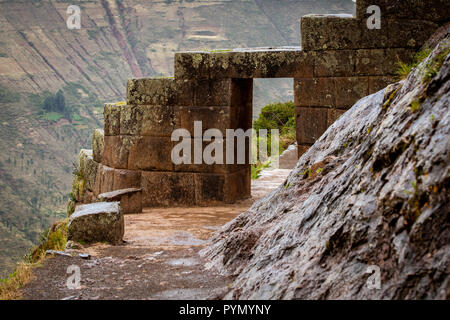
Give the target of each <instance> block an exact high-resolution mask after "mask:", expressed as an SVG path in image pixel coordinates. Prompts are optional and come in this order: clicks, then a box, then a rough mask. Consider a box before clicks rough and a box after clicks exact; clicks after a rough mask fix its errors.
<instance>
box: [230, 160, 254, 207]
mask: <svg viewBox="0 0 450 320" xmlns="http://www.w3.org/2000/svg"><path fill="white" fill-rule="evenodd" d="M250 196H251V175H250V166H248V167H247V168H245V169H243V170H241V171H238V172H234V173H230V174H227V175H226V176H225V198H224V201H225V202H226V203H234V202H236V201H237V200H242V199H246V198H249V197H250Z"/></svg>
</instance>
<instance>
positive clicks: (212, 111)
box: [73, 0, 449, 206]
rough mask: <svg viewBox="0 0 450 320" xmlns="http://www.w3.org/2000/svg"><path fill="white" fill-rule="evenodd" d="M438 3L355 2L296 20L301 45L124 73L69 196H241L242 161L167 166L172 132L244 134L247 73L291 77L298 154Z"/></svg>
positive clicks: (205, 54) (402, 53) (373, 86)
mask: <svg viewBox="0 0 450 320" xmlns="http://www.w3.org/2000/svg"><path fill="white" fill-rule="evenodd" d="M373 4H376V5H379V6H380V7H381V28H380V29H374V30H370V29H368V28H367V25H366V21H367V17H368V15H367V14H366V9H367V7H368V6H369V5H373ZM448 9H449V3H448V1H444V0H432V1H431V2H430V1H421V0H403V1H394V0H390V1H388V0H370V1H368V0H362V1H360V0H358V1H357V10H356V12H357V13H356V17H352V16H348V15H308V16H304V17H302V19H301V37H302V47H282V48H254V49H233V50H213V51H196V52H181V53H176V54H175V70H174V74H175V78H164V79H131V80H129V81H128V84H127V102H126V104H125V105H116V104H107V105H105V109H104V117H105V128H104V135H103V132H102V131H100V130H97V131H96V132H95V133H94V137H93V149H94V150H93V152H92V155H86V154H83V155H81V154H80V159H81V160H80V167H86V160H83V159H88V161H87V162H89V163H90V164H89V166H88V167H89V168H91V169H89V172H88V173H87V174H88V175H89V177H82V178H78V179H76V181H77V182H76V185H75V186H74V192H73V194H76V195H77V199H76V201H81V202H86V201H90V200H89V199H93V200H92V201H94V200H95V198H96V196H97V195H98V194H100V193H103V192H108V191H113V190H117V189H123V188H133V187H138V188H142V189H143V193H142V195H143V205H144V206H175V205H205V204H211V203H222V202H226V203H231V202H234V201H236V200H238V199H242V198H246V197H249V196H250V165H249V161H248V159H247V161H246V163H245V164H241V165H237V164H236V165H207V164H182V165H175V164H173V162H172V161H171V151H172V148H173V146H174V145H175V144H176V143H177V142H172V141H171V134H172V132H173V130H174V129H178V128H184V129H187V130H189V132H190V133H191V135H193V131H194V130H193V125H194V121H202V124H203V131H205V130H206V129H209V128H218V129H220V130H221V131H222V132H223V133H224V134H225V130H226V129H238V128H241V129H243V130H247V129H248V128H250V127H251V125H252V123H251V122H252V96H253V78H294V100H295V111H296V127H297V143H298V153H299V156H300V155H301V154H303V153H304V152H305V151H306V150H307V149H308V148H309V147H310V146H311V145H312V144H313V143H314V142H315V141H316V140H317V139H318V138H319V137H320V136H321V135H322V133H323V132H324V131H325V130H326V129H327V128H328V127H329V126H330V125H331V124H332V123H333V122H334V121H335V120H336V119H337V118H338V117H339V116H340V115H342V114H343V113H344V112H345V111H346V110H347V109H348V108H350V107H351V106H352V105H353V104H354V103H355V102H356V101H357V100H359V99H360V98H362V97H364V96H367V95H368V94H370V93H373V92H376V91H378V90H380V89H382V88H384V87H385V86H387V85H388V84H389V83H392V82H393V81H394V78H395V76H396V69H397V63H398V61H403V62H407V61H409V60H411V58H412V57H413V55H414V54H415V53H416V52H417V50H418V49H419V48H420V47H421V46H422V45H423V43H424V42H425V41H426V39H427V38H428V37H429V36H430V35H431V34H432V33H433V32H434V31H435V30H436V29H437V28H438V26H439V25H441V24H443V23H444V22H446V21H447V20H448V17H449V11H448ZM196 139H200V137H192V142H194V141H195V140H196ZM222 142H223V145H224V146H225V144H226V141H225V139H224V140H223V141H222ZM205 144H207V143H204V145H205ZM248 147H249V146H248V145H247V148H248ZM85 153H86V152H85ZM92 168H95V170H94V169H92ZM84 171H86V170H84ZM94 173H95V176H94ZM80 179H81V180H80ZM84 180H86V181H90V183H84V182H83V181H84ZM80 181H81V182H82V183H80ZM92 181H95V182H92ZM86 188H89V190H86V192H80V189H82V191H83V190H84V189H86ZM80 195H81V196H80ZM86 195H89V196H86ZM86 197H87V198H86Z"/></svg>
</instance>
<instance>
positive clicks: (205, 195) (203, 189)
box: [194, 173, 226, 205]
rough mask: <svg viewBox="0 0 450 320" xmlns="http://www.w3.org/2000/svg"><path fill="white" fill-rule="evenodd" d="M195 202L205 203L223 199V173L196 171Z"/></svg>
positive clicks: (224, 177)
mask: <svg viewBox="0 0 450 320" xmlns="http://www.w3.org/2000/svg"><path fill="white" fill-rule="evenodd" d="M194 178H195V196H196V204H199V205H207V204H213V203H217V202H224V201H225V179H226V175H225V174H207V173H196V174H195V176H194Z"/></svg>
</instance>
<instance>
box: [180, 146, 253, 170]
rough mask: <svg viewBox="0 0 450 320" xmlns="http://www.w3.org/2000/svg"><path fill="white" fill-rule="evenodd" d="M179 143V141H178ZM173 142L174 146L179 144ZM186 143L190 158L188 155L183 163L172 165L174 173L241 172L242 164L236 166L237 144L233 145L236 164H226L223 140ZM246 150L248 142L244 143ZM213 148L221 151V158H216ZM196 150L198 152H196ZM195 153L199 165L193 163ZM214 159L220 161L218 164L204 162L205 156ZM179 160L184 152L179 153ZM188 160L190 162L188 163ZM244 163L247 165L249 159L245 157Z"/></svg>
mask: <svg viewBox="0 0 450 320" xmlns="http://www.w3.org/2000/svg"><path fill="white" fill-rule="evenodd" d="M180 142H181V140H180ZM180 142H174V145H176V144H178V143H180ZM186 142H187V143H188V144H189V145H190V150H189V151H190V158H189V155H188V157H187V158H186V161H185V163H181V164H174V171H177V172H200V173H229V172H235V171H239V170H242V168H243V166H244V164H237V162H236V159H237V142H235V143H234V148H233V152H234V159H235V160H234V161H235V162H234V163H236V164H226V141H225V139H217V140H214V141H202V140H201V139H193V138H192V139H189V140H186ZM246 142H247V143H246V145H245V146H246V148H247V149H246V150H247V152H248V141H246ZM213 147H217V149H218V150H221V151H222V157H218V154H217V153H216V152H215V150H213ZM197 148H198V150H196V149H197ZM196 151H197V155H198V157H199V159H200V157H201V160H202V161H201V163H197V164H196V163H195V152H196ZM219 152H220V151H219ZM211 154H212V156H214V157H216V156H217V157H218V158H219V159H220V160H219V161H217V162H221V164H220V163H212V164H211V163H207V162H206V161H205V155H211ZM178 155H179V157H180V158H182V157H183V156H185V155H184V150H183V151H180V152H179V154H177V156H178ZM189 159H190V161H188V160H189ZM246 163H249V157H248V156H246Z"/></svg>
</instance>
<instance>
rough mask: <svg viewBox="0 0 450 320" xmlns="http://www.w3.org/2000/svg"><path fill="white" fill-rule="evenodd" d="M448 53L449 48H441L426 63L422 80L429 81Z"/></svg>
mask: <svg viewBox="0 0 450 320" xmlns="http://www.w3.org/2000/svg"><path fill="white" fill-rule="evenodd" d="M449 54H450V48H447V49H445V50H443V51H442V52H441V53H439V54H438V55H437V56H436V57H434V59H433V60H432V61H431V62H430V63H428V64H427V66H426V67H425V70H424V73H423V78H422V80H423V82H426V83H427V82H430V81H431V79H433V78H434V77H435V76H436V75H437V74H438V73H439V70H440V69H441V67H442V64H443V63H444V60H445V58H446V57H447V56H448V55H449Z"/></svg>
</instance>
